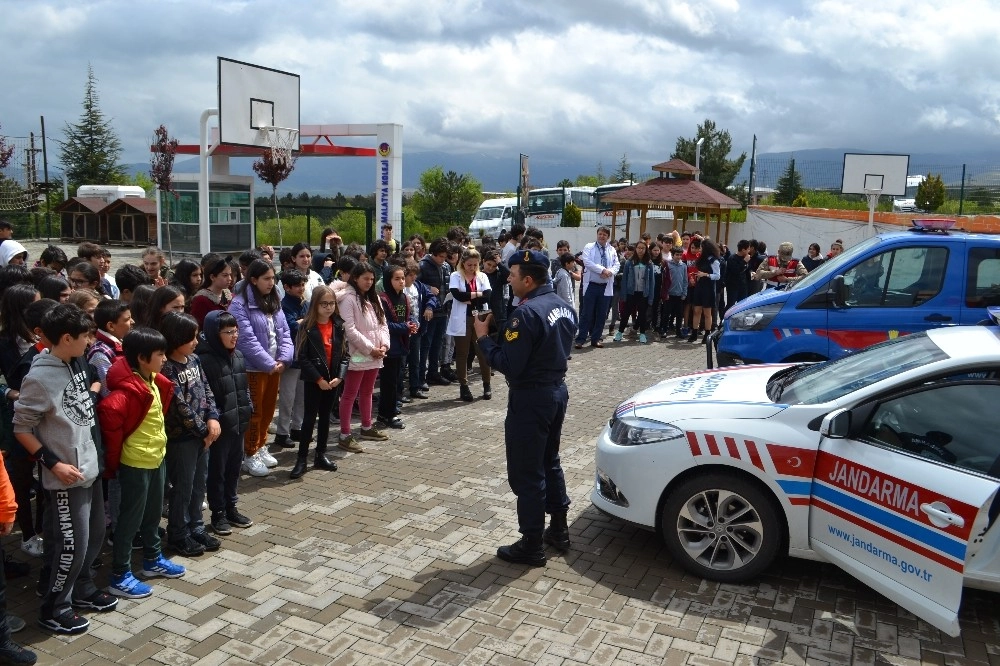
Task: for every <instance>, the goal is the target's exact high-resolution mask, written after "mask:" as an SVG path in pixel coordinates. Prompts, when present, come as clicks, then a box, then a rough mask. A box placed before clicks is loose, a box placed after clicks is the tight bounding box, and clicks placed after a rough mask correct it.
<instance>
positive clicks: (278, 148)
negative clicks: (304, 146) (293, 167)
mask: <svg viewBox="0 0 1000 666" xmlns="http://www.w3.org/2000/svg"><path fill="white" fill-rule="evenodd" d="M259 131H260V135H261V137H262V138H263V140H264V141H266V142H267V145H268V147H269V148H270V149H271V159H272V160H273V161H274V162H275V163H280V164H291V163H292V162H293V161H294V159H295V156H294V155H293V154H292V151H293V149H294V148H295V145H296V139H298V136H299V130H297V129H295V128H293V127H273V126H270V125H264V126H262V127H261V128H260V130H259Z"/></svg>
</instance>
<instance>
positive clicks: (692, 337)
mask: <svg viewBox="0 0 1000 666" xmlns="http://www.w3.org/2000/svg"><path fill="white" fill-rule="evenodd" d="M688 342H698V329H696V328H692V329H691V335H690V336H688Z"/></svg>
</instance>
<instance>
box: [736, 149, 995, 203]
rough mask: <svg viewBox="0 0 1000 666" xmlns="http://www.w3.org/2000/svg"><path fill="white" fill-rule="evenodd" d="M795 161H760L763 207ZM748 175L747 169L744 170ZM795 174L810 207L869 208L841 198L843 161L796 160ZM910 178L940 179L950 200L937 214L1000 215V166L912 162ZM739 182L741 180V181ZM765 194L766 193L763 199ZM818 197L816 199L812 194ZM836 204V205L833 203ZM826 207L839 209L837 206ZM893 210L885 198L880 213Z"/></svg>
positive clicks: (859, 199) (848, 197)
mask: <svg viewBox="0 0 1000 666" xmlns="http://www.w3.org/2000/svg"><path fill="white" fill-rule="evenodd" d="M790 162H791V158H774V159H771V158H758V159H757V164H756V169H755V171H754V182H755V184H756V191H757V196H758V202H759V203H767V196H768V195H767V193H768V192H769V191H771V190H774V189H777V187H778V181H779V180H780V179H781V177H782V176H783V175H785V174H786V172H787V171H788V167H789V164H790ZM744 171H746V169H744ZM795 171H796V173H798V174H799V177H800V178H801V181H802V187H803V188H804V189H805V190H806V198H807V199H809V200H810V205H816V204H815V203H814V201H813V199H822V200H826V199H827V196H829V197H831V198H833V199H840V200H842V201H843V203H844V204H846V205H845V206H844V207H850V208H854V207H857V208H859V209H863V208H865V207H866V206H867V204H866V203H865V199H864V197H863V196H862V195H841V194H840V187H841V182H842V180H843V173H844V162H843V160H828V161H824V160H800V159H796V160H795ZM909 175H914V176H915V175H923V176H927V175H931V176H940V177H941V180H942V182H943V183H944V186H945V192H946V199H945V202H944V204H943V205H942V206H941V207H940V208H939V209H938V210H937V211H935V212H938V213H946V214H950V215H976V214H981V215H991V214H997V213H1000V166H998V165H993V164H983V163H968V164H924V163H920V162H915V161H911V162H910V169H909ZM737 180H738V181H739V180H740V178H737ZM762 192H763V193H764V194H763V196H762ZM810 192H814V193H816V196H814V197H813V198H812V199H810V197H809V193H810ZM915 193H916V188H915V187H913V188H909V189H908V191H907V197H908V198H913V196H914V195H915ZM830 203H832V204H835V203H836V201H833V200H832V199H831V200H830ZM824 207H837V206H834V205H830V206H824ZM891 208H892V197H882V199H881V200H880V202H879V209H880V210H890V209H891Z"/></svg>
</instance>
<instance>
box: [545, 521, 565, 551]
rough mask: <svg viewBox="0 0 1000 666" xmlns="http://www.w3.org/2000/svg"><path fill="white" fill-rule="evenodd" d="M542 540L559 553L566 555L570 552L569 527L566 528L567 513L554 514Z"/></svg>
mask: <svg viewBox="0 0 1000 666" xmlns="http://www.w3.org/2000/svg"><path fill="white" fill-rule="evenodd" d="M542 538H543V539H544V540H545V543H547V544H549V545H550V546H552V547H553V548H555V549H556V550H558V551H561V552H564V553H565V552H566V551H567V550H569V527H567V526H566V512H565V511H560V512H559V513H553V514H552V518H551V519H550V520H549V526H548V527H546V528H545V533H544V534H543V535H542Z"/></svg>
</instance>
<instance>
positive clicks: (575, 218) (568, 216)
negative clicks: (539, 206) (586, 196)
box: [562, 201, 583, 227]
mask: <svg viewBox="0 0 1000 666" xmlns="http://www.w3.org/2000/svg"><path fill="white" fill-rule="evenodd" d="M582 221H583V213H582V212H581V211H580V209H579V208H578V207H577V205H576V204H575V203H573V202H572V201H571V202H569V203H568V204H566V208H564V209H563V218H562V226H564V227H579V226H580V223H581V222H582Z"/></svg>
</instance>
